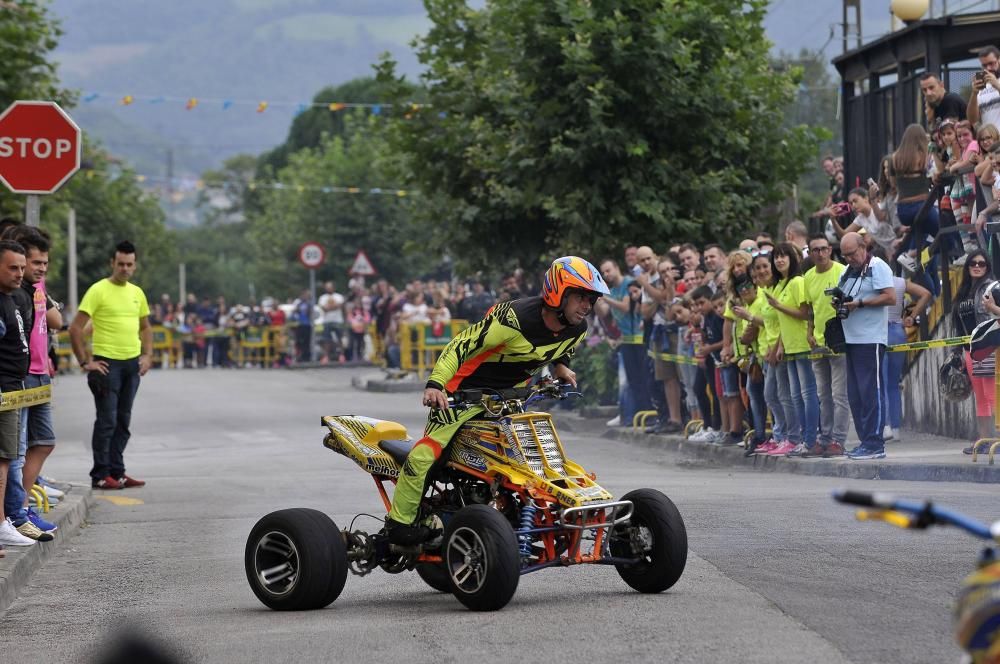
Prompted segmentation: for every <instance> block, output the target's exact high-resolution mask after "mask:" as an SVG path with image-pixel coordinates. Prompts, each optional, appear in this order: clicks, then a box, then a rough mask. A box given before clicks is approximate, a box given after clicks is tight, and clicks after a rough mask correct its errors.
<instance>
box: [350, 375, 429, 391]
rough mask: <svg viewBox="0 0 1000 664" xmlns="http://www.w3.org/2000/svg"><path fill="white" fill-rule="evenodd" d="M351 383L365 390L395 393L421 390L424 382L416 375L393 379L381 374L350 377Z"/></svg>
mask: <svg viewBox="0 0 1000 664" xmlns="http://www.w3.org/2000/svg"><path fill="white" fill-rule="evenodd" d="M351 385H353V386H354V387H355V388H357V389H359V390H365V391H366V392H383V393H396V392H423V391H424V383H423V382H422V381H418V380H417V379H416V376H411V375H409V374H408V375H407V377H404V378H399V379H393V378H385V377H383V376H374V377H373V376H371V375H368V376H354V377H353V378H351Z"/></svg>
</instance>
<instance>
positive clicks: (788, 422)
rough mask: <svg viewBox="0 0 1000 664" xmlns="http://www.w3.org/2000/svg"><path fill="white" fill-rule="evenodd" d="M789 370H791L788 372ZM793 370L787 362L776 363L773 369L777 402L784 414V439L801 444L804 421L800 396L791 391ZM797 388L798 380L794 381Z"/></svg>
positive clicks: (795, 391)
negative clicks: (776, 386)
mask: <svg viewBox="0 0 1000 664" xmlns="http://www.w3.org/2000/svg"><path fill="white" fill-rule="evenodd" d="M790 369H791V370H790ZM793 373H794V369H793V368H791V367H790V366H789V363H788V362H778V364H776V365H775V367H774V375H775V382H776V383H777V385H778V400H779V401H780V402H781V408H782V409H783V410H784V412H785V439H786V440H788V441H789V442H791V443H796V444H798V443H801V442H802V421H803V420H804V419H805V413H804V412H803V410H804V408H803V405H802V395H801V394H799V392H798V390H797V389H795V390H793V389H792V387H793V385H792V380H791V374H793ZM795 387H796V388H797V387H798V378H796V379H795Z"/></svg>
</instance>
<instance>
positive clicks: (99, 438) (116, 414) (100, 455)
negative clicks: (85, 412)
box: [87, 355, 139, 480]
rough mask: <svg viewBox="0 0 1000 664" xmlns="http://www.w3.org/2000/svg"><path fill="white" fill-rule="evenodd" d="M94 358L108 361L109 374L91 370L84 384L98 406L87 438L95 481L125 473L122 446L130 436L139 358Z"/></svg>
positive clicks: (126, 443) (137, 384)
mask: <svg viewBox="0 0 1000 664" xmlns="http://www.w3.org/2000/svg"><path fill="white" fill-rule="evenodd" d="M94 360H103V361H105V362H107V363H108V373H107V375H102V374H101V373H100V372H97V371H91V372H90V373H88V374H87V385H88V386H89V387H90V392H91V394H93V395H94V406H95V407H96V409H97V419H96V420H94V434H93V436H92V437H91V441H90V442H91V447H92V448H93V451H94V467H93V468H92V469H91V470H90V476H91V478H93V479H95V480H102V479H104V478H105V477H108V476H111V477H114V478H119V477H121V476H123V475H124V474H125V458H124V455H125V446H126V445H128V439H129V436H131V435H132V434H131V433H130V432H129V424H130V423H131V421H132V403H133V401H135V393H136V392H137V391H138V389H139V358H138V357H134V358H132V359H131V360H112V359H108V358H106V357H99V356H96V355H95V356H94Z"/></svg>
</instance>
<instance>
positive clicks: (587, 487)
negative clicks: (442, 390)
mask: <svg viewBox="0 0 1000 664" xmlns="http://www.w3.org/2000/svg"><path fill="white" fill-rule="evenodd" d="M567 394H568V393H567V392H566V391H565V386H563V385H559V384H555V383H547V384H543V385H541V386H539V387H535V388H515V389H511V390H502V391H498V392H492V391H480V390H466V391H464V392H459V393H457V394H456V395H455V396H454V397H453V398H452V399H451V400H450V402H451V403H452V404H453V405H454V407H456V408H459V409H462V408H469V407H473V406H481V407H482V408H483V409H484V412H483V414H482V416H481V417H477V418H474V419H472V420H470V421H469V422H468V423H466V424H465V425H464V426H463V427H462V428H461V429H459V431H458V433H457V434H456V435H455V437H454V438H453V440H452V441H451V443H450V444H449V445H448V446H447V447H446V448H445V452H444V453H443V454H442V455H441V459H440V460H439V461H438V462H437V463H436V465H435V467H434V468H433V469H432V470H431V473H430V475H429V477H428V488H427V491H426V492H425V494H424V498H423V502H422V504H421V513H420V517H419V518H420V521H421V522H422V523H424V524H426V525H428V526H430V527H431V529H432V530H431V532H432V536H431V539H430V540H429V541H427V542H424V543H422V544H419V545H416V546H405V547H404V546H398V545H395V544H390V543H389V540H388V537H387V536H386V535H385V534H384V531H380V532H376V533H374V534H368V533H367V532H364V531H362V530H353V529H352V528H353V524H354V521H352V522H351V528H348V529H345V530H342V531H341V530H338V528H337V526H336V525H335V524H334V523H333V521H332V520H331V519H330V518H329V517H328V516H327V515H326V514H324V513H322V512H318V511H316V510H310V509H304V508H297V509H287V510H281V511H278V512H273V513H271V514H268V515H267V516H265V517H263V518H262V519H261V520H260V521H258V522H257V525H256V526H254V528H253V530H252V531H251V533H250V537H249V539H248V541H247V546H246V555H245V565H246V573H247V579H248V580H249V582H250V587H251V588H252V589H253V591H254V593H255V594H256V595H257V597H258V598H259V599H260V601H261V602H263V603H264V604H265V605H267V606H268V607H270V608H272V609H276V610H305V609H319V608H323V607H325V606H327V605H328V604H330V603H331V602H333V601H334V600H335V599H336V598H337V596H338V595H339V594H340V592H341V590H343V588H344V583H345V581H346V579H347V572H348V571H350V572H352V573H354V574H356V575H359V576H364V575H365V574H368V573H369V572H371V571H373V570H374V569H375V568H377V567H381V568H382V569H383V570H385V571H386V572H389V573H392V574H397V573H400V572H404V571H409V570H416V572H417V574H418V575H420V577H421V578H422V579H423V580H424V581H425V582H426V583H427V584H428V585H430V586H431V587H432V588H434V589H435V590H438V591H441V592H449V593H452V594H454V595H455V597H456V598H457V599H458V600H459V601H460V602H461V603H462V604H464V605H465V606H466V607H468V608H469V609H472V610H475V611H493V610H497V609H501V608H503V607H504V606H505V605H506V604H507V602H509V601H510V599H511V597H513V595H514V592H515V591H516V590H517V584H518V580H519V579H520V577H521V576H522V575H524V574H529V573H531V572H537V571H539V570H542V569H545V568H548V567H557V566H559V567H566V566H569V565H579V564H584V563H595V564H600V565H614V566H615V569H617V570H618V574H619V575H620V576H621V578H622V579H623V580H624V581H625V582H626V583H627V584H628V585H630V586H631V587H632V588H634V589H636V590H638V591H639V592H643V593H658V592H662V591H664V590H666V589H668V588H670V587H671V586H673V585H674V584H675V583H677V580H678V579H679V578H680V577H681V574H682V573H683V571H684V565H685V564H686V562H687V531H686V530H685V528H684V521H683V519H682V518H681V515H680V513H679V512H678V511H677V508H676V507H675V506H674V504H673V503H672V502H671V501H670V499H669V498H667V496H665V495H664V494H663V493H661V492H659V491H657V490H655V489H637V490H635V491H631V492H630V493H627V494H626V495H625V496H623V497H622V499H621V500H615V499H614V497H613V496H612V495H611V494H610V493H608V492H607V491H606V490H605V489H603V488H602V487H601V486H600V485H598V484H597V483H596V482H595V481H594V480H595V478H596V476H595V475H594V474H592V473H588V472H587V471H586V470H584V469H583V468H582V467H581V466H579V465H578V464H576V463H574V462H573V461H571V460H570V459H568V458H567V457H566V452H565V450H564V448H563V444H562V441H561V440H560V439H559V436H558V434H557V433H556V430H555V427H554V426H553V423H552V416H551V415H549V414H548V413H544V412H529V411H528V410H526V407H527V406H528V405H530V404H531V403H533V402H534V401H537V400H540V399H544V398H565V397H566V396H567ZM322 422H323V424H324V425H325V426H326V427H327V428H328V429H329V433H327V435H326V438H325V439H324V440H323V444H324V445H325V446H326V447H328V448H330V449H331V450H334V451H335V452H339V453H340V454H343V455H344V456H346V457H349V458H350V459H351V460H353V461H354V462H355V463H357V464H358V465H359V466H361V468H362V469H364V470H365V472H367V473H369V474H371V476H372V478H373V479H374V481H375V487H376V489H377V490H378V492H379V495H380V496H381V497H382V501H383V503H384V504H385V509H386V511H388V510H389V508H390V507H391V502H392V501H391V500H390V497H389V493H388V491H387V485H388V484H395V482H396V479H397V478H398V477H399V473H400V469H401V467H402V465H403V463H404V461H405V460H406V455H407V454H408V453H409V451H410V449H411V448H412V447H413V445H414V441H413V440H412V439H410V438H409V437H408V436H407V434H406V429H405V428H404V427H403V426H402V425H400V424H397V423H395V422H388V421H385V420H377V419H372V418H368V417H361V416H355V415H329V416H326V417H323V418H322ZM359 516H364V515H359ZM357 518H358V517H355V520H356V519H357Z"/></svg>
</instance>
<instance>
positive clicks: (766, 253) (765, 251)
mask: <svg viewBox="0 0 1000 664" xmlns="http://www.w3.org/2000/svg"><path fill="white" fill-rule="evenodd" d="M770 255H771V250H770V249H757V250H756V251H751V252H750V257H751V258H757V257H758V256H770Z"/></svg>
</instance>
